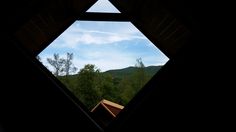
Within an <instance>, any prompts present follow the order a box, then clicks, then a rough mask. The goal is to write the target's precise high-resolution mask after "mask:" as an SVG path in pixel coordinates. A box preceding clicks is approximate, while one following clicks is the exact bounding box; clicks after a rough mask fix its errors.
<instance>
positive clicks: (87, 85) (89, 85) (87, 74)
mask: <svg viewBox="0 0 236 132" xmlns="http://www.w3.org/2000/svg"><path fill="white" fill-rule="evenodd" d="M99 74H100V70H99V69H97V68H96V67H95V65H92V64H87V65H85V66H84V68H82V69H80V71H79V73H78V86H77V88H78V90H76V91H75V92H76V95H77V97H78V98H79V99H80V100H81V101H82V102H83V103H84V104H85V106H87V108H88V109H91V108H92V107H94V106H95V105H96V104H97V103H98V102H99V101H100V100H101V96H100V95H101V93H100V90H99V86H98V85H97V84H98V80H99V79H98V77H99Z"/></svg>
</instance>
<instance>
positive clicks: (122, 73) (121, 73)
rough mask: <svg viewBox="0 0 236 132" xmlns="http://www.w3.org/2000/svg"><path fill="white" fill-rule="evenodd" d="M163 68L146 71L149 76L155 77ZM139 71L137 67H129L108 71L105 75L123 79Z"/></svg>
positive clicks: (153, 67)
mask: <svg viewBox="0 0 236 132" xmlns="http://www.w3.org/2000/svg"><path fill="white" fill-rule="evenodd" d="M161 67H162V66H148V67H145V68H144V70H145V72H146V74H147V75H148V76H153V75H154V74H156V73H157V71H159V70H160V69H161ZM136 70H137V67H127V68H123V69H115V70H108V71H106V72H103V73H104V74H110V75H112V76H113V77H118V78H123V77H124V76H127V75H131V74H133V73H134V72H135V71H136Z"/></svg>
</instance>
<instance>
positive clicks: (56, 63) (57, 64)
mask: <svg viewBox="0 0 236 132" xmlns="http://www.w3.org/2000/svg"><path fill="white" fill-rule="evenodd" d="M47 62H48V63H49V64H50V65H51V66H52V67H53V68H54V72H53V74H54V75H55V76H56V77H58V76H59V75H60V74H61V73H62V72H63V70H64V69H63V64H64V63H65V59H63V58H60V56H59V54H56V53H54V54H53V59H51V58H47Z"/></svg>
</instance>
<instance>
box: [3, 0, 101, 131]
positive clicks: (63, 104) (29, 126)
mask: <svg viewBox="0 0 236 132" xmlns="http://www.w3.org/2000/svg"><path fill="white" fill-rule="evenodd" d="M80 2H81V1H63V0H55V1H53V0H52V1H38V0H34V1H26V0H25V1H11V2H9V1H8V2H6V3H4V4H1V6H5V8H4V9H3V8H1V14H3V15H1V16H2V17H3V18H4V19H2V22H1V24H2V25H1V35H2V36H1V52H0V54H1V56H4V57H3V58H2V63H4V64H3V65H1V66H0V67H1V69H4V70H3V71H4V72H2V73H1V78H2V79H1V87H0V131H1V132H5V131H6V132H12V131H22V132H23V131H25V132H32V131H83V130H84V131H94V132H97V131H102V129H100V127H99V126H97V125H96V123H94V122H93V120H92V119H91V118H89V116H87V115H86V114H85V112H84V111H83V110H82V109H81V107H79V106H78V105H76V103H75V102H74V101H72V100H71V98H70V97H69V96H67V95H66V94H65V93H64V91H63V90H61V89H60V87H63V86H60V83H59V85H57V84H55V82H54V81H56V80H55V77H54V78H53V76H52V75H51V74H50V73H49V72H48V73H49V75H46V74H48V73H45V71H44V70H45V68H43V69H41V68H40V66H41V64H40V63H39V62H38V61H37V60H36V59H35V55H36V53H37V52H39V51H40V48H43V47H45V46H46V45H45V44H46V43H49V42H50V41H52V39H54V38H55V37H57V35H59V34H60V33H61V32H63V30H64V29H65V28H67V27H68V25H69V24H70V23H71V22H72V21H74V20H75V19H77V18H76V16H77V15H78V14H79V12H81V11H83V10H85V8H88V7H89V6H90V4H91V3H92V2H95V1H94V0H90V1H89V0H88V1H87V3H86V2H84V3H80ZM76 5H77V6H76ZM88 5H89V6H88ZM80 7H84V8H80ZM77 8H78V9H77ZM73 19H74V20H73ZM57 28H58V29H57ZM47 31H48V32H47ZM78 103H79V102H78Z"/></svg>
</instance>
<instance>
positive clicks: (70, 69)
mask: <svg viewBox="0 0 236 132" xmlns="http://www.w3.org/2000/svg"><path fill="white" fill-rule="evenodd" d="M72 60H73V53H67V54H66V59H64V67H63V71H64V72H65V75H66V76H68V75H69V74H70V73H74V72H76V70H77V68H76V67H75V66H74V65H73V63H72Z"/></svg>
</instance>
